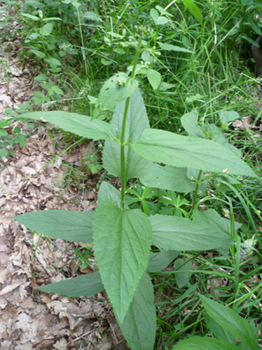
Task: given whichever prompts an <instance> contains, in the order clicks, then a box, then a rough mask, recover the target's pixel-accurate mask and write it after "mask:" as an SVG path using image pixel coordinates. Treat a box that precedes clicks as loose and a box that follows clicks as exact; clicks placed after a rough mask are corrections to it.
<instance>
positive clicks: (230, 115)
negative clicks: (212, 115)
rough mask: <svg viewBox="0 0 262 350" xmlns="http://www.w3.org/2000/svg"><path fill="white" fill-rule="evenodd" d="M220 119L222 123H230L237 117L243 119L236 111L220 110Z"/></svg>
mask: <svg viewBox="0 0 262 350" xmlns="http://www.w3.org/2000/svg"><path fill="white" fill-rule="evenodd" d="M218 115H219V118H220V121H221V123H222V124H224V125H225V124H228V123H229V122H232V121H233V120H236V119H241V117H240V115H239V114H238V113H237V112H234V111H220V112H218Z"/></svg>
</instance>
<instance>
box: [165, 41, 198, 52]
mask: <svg viewBox="0 0 262 350" xmlns="http://www.w3.org/2000/svg"><path fill="white" fill-rule="evenodd" d="M158 45H159V46H160V47H161V49H162V50H166V51H176V52H186V53H192V51H191V50H188V49H185V48H184V47H180V46H176V45H171V44H166V43H161V42H158Z"/></svg>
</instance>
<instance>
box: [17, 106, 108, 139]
mask: <svg viewBox="0 0 262 350" xmlns="http://www.w3.org/2000/svg"><path fill="white" fill-rule="evenodd" d="M19 118H27V119H34V120H46V121H47V122H49V123H52V124H54V125H56V126H58V127H59V128H61V129H63V130H65V131H70V132H72V133H74V134H76V135H79V136H82V137H86V138H88V139H93V140H101V139H105V138H107V137H108V136H109V135H110V131H111V129H112V126H111V125H110V124H108V123H106V122H104V121H102V120H97V119H94V120H92V119H91V118H90V117H87V116H86V115H81V114H76V113H68V112H62V111H53V112H31V113H26V114H21V115H20V116H19Z"/></svg>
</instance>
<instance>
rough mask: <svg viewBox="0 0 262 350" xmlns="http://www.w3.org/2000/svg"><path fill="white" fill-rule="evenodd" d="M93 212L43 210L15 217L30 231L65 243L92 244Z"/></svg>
mask: <svg viewBox="0 0 262 350" xmlns="http://www.w3.org/2000/svg"><path fill="white" fill-rule="evenodd" d="M93 217H94V212H93V211H68V210H43V211H35V212H33V213H27V214H22V215H19V216H15V217H14V219H15V220H16V221H18V222H20V224H22V225H25V226H26V227H27V228H29V229H30V230H33V231H36V232H39V233H41V234H42V235H45V236H49V237H53V238H60V239H65V240H66V241H74V242H82V243H92V241H93V234H92V222H93Z"/></svg>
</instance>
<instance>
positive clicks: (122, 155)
mask: <svg viewBox="0 0 262 350" xmlns="http://www.w3.org/2000/svg"><path fill="white" fill-rule="evenodd" d="M140 45H141V38H140V39H139V41H138V45H137V50H136V55H135V59H134V64H133V70H132V74H131V79H134V78H135V71H136V64H137V60H138V57H139V52H140V50H139V49H140ZM129 103H130V97H128V98H127V99H126V104H125V111H124V116H123V123H122V130H121V140H120V147H121V148H120V159H121V208H124V206H125V187H126V182H127V180H126V164H125V147H126V145H125V131H126V120H127V113H128V108H129Z"/></svg>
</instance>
